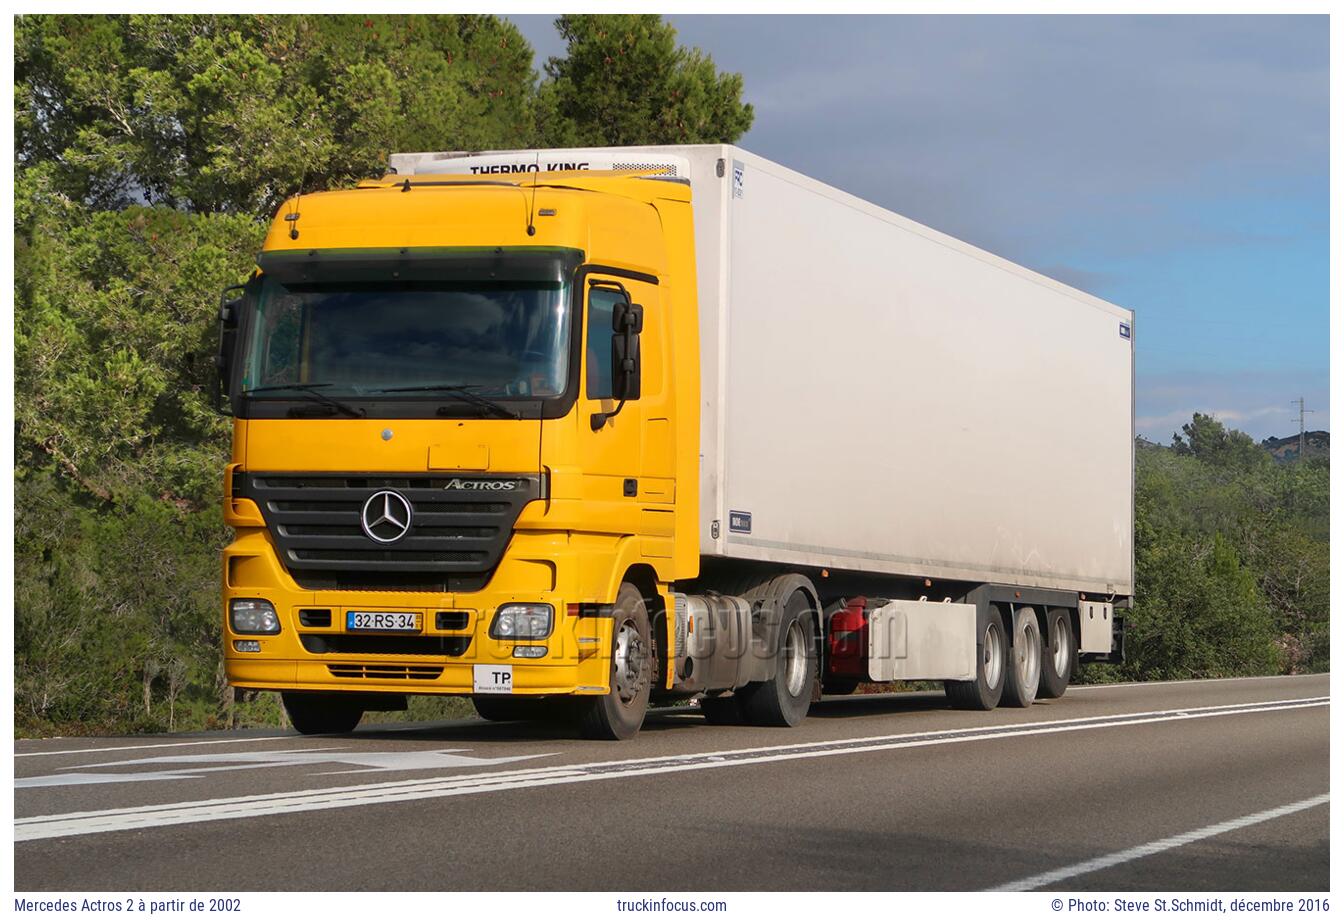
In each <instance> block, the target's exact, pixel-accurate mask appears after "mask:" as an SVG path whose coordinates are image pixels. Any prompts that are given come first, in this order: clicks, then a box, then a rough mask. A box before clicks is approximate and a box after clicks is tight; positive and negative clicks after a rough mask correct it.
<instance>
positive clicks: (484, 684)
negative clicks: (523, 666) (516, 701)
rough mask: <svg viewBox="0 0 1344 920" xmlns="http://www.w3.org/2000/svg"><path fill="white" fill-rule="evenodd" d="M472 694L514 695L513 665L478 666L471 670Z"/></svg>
mask: <svg viewBox="0 0 1344 920" xmlns="http://www.w3.org/2000/svg"><path fill="white" fill-rule="evenodd" d="M471 692H472V693H512V692H513V665H511V664H478V665H473V666H472V669H471Z"/></svg>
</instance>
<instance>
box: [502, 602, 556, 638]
mask: <svg viewBox="0 0 1344 920" xmlns="http://www.w3.org/2000/svg"><path fill="white" fill-rule="evenodd" d="M554 614H555V610H554V608H552V607H551V605H550V604H505V605H504V606H503V607H500V608H499V609H498V610H496V611H495V619H494V622H492V623H491V624H490V637H491V638H492V639H545V638H546V637H547V636H549V635H550V634H551V619H552V617H553V616H554Z"/></svg>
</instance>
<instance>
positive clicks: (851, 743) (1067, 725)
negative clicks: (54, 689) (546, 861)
mask: <svg viewBox="0 0 1344 920" xmlns="http://www.w3.org/2000/svg"><path fill="white" fill-rule="evenodd" d="M1328 705H1329V701H1328V699H1326V698H1317V699H1313V700H1305V701H1304V700H1301V699H1288V700H1271V701H1265V702H1262V703H1257V704H1254V705H1253V706H1244V705H1243V706H1240V707H1238V708H1229V707H1227V706H1216V707H1206V708H1204V709H1189V710H1185V711H1181V712H1174V711H1165V712H1157V713H1127V714H1120V715H1115V716H1108V717H1101V718H1105V719H1108V720H1109V721H1099V720H1098V719H1096V718H1094V719H1084V720H1079V719H1065V720H1060V721H1057V722H1031V723H1026V724H1020V725H1015V726H1006V727H998V726H977V727H973V728H967V729H960V730H957V729H953V730H948V731H939V732H923V733H909V734H905V735H887V736H884V737H875V738H868V739H845V740H839V741H824V742H812V743H803V744H793V745H778V746H774V747H766V748H744V749H739V750H729V751H711V752H702V753H697V754H682V755H674V756H665V757H650V758H641V759H636V760H624V761H607V762H601V763H586V764H569V765H563V766H556V767H551V768H533V769H520V770H506V771H497V772H493V773H487V774H474V775H471V776H456V777H447V778H439V779H431V780H424V779H422V780H406V781H400V782H388V783H372V784H365V785H359V786H345V787H336V788H329V789H311V790H303V791H298V792H277V793H265V794H261V795H251V796H237V797H232V798H223V799H211V800H206V801H198V802H179V803H172V804H164V805H153V806H148V807H136V808H116V809H106V810H100V811H85V812H75V813H69V814H57V815H40V816H35V817H30V818H22V819H19V820H16V821H15V822H14V839H15V841H25V840H42V839H47V838H52V837H69V836H76V835H81V834H95V833H102V832H105V831H117V830H130V829H135V828H146V827H161V826H166V825H172V824H189V823H194V822H199V821H218V820H225V819H229V818H248V817H260V816H263V815H278V814H288V813H293V812H302V811H315V810H320V809H330V808H350V807H354V806H358V805H372V804H386V803H392V802H407V801H415V800H419V799H431V798H444V797H449V796H459V795H473V794H477V793H482V792H496V791H502V790H507V789H524V788H536V787H540V786H553V785H561V784H570V783H582V782H593V781H596V780H603V779H616V778H622V777H630V776H649V775H655V774H662V773H677V772H684V771H687V770H707V769H718V768H722V767H735V766H745V765H751V764H762V763H775V762H779V761H785V760H800V759H807V758H814V757H831V756H837V755H841V754H856V753H866V752H872V751H885V750H895V749H899V748H912V747H927V746H932V745H941V744H959V743H962V742H967V741H985V740H992V739H995V738H1005V737H1013V738H1016V737H1023V736H1027V735H1044V734H1054V733H1058V732H1075V731H1087V730H1089V729H1100V728H1118V727H1122V726H1126V725H1142V724H1148V723H1155V722H1174V721H1187V720H1190V719H1207V718H1217V717H1220V716H1232V715H1245V714H1254V713H1261V712H1264V713H1272V712H1280V711H1283V710H1291V709H1306V708H1314V707H1320V706H1328Z"/></svg>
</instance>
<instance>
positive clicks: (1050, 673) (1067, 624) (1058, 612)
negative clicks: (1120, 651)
mask: <svg viewBox="0 0 1344 920" xmlns="http://www.w3.org/2000/svg"><path fill="white" fill-rule="evenodd" d="M1045 636H1046V644H1045V654H1044V655H1042V656H1041V683H1040V686H1039V687H1038V688H1037V689H1036V696H1037V697H1038V698H1039V699H1043V700H1057V699H1059V698H1060V697H1061V696H1063V695H1064V691H1065V690H1068V689H1069V680H1070V679H1071V678H1072V677H1073V671H1074V668H1076V667H1077V666H1078V643H1077V642H1076V641H1075V640H1074V638H1073V617H1071V616H1069V611H1068V610H1067V609H1065V608H1064V607H1051V608H1050V609H1049V611H1048V612H1047V613H1046V615H1045Z"/></svg>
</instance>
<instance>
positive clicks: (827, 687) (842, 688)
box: [821, 677, 859, 696]
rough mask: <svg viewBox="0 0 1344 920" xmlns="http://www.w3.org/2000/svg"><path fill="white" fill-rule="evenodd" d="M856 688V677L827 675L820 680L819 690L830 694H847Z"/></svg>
mask: <svg viewBox="0 0 1344 920" xmlns="http://www.w3.org/2000/svg"><path fill="white" fill-rule="evenodd" d="M857 689H859V679H858V678H857V677H828V678H826V679H825V680H823V681H822V682H821V692H822V693H825V694H828V695H830V696H849V695H850V694H851V693H853V692H854V691H855V690H857Z"/></svg>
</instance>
